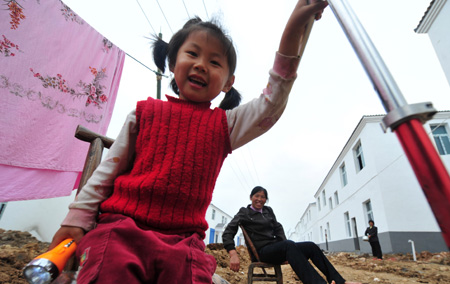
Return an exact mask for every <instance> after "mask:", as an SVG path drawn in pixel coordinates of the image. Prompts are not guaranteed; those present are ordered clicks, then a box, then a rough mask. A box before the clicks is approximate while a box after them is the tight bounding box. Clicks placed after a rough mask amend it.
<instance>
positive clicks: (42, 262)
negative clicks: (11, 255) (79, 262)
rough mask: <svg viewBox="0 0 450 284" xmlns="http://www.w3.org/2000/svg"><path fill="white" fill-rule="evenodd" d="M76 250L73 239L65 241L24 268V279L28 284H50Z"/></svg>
mask: <svg viewBox="0 0 450 284" xmlns="http://www.w3.org/2000/svg"><path fill="white" fill-rule="evenodd" d="M76 248H77V245H76V243H75V241H74V240H73V239H66V240H64V241H62V242H61V243H60V244H59V245H57V246H56V247H55V248H54V249H52V250H51V251H48V252H46V253H43V254H41V255H39V256H37V257H36V258H35V259H33V260H32V261H30V263H28V264H27V265H26V266H25V267H24V269H23V275H24V277H25V279H26V280H27V281H28V283H30V284H49V283H51V282H52V281H53V280H55V279H56V277H58V275H59V274H60V273H61V271H62V270H63V269H64V266H65V265H66V262H67V260H69V258H70V256H71V255H72V254H73V253H74V252H75V249H76Z"/></svg>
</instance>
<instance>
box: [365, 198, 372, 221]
mask: <svg viewBox="0 0 450 284" xmlns="http://www.w3.org/2000/svg"><path fill="white" fill-rule="evenodd" d="M364 211H366V216H367V222H369V220H373V211H372V203H371V202H370V200H368V201H366V202H364Z"/></svg>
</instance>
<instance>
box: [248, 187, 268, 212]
mask: <svg viewBox="0 0 450 284" xmlns="http://www.w3.org/2000/svg"><path fill="white" fill-rule="evenodd" d="M250 200H251V201H252V206H253V208H255V209H257V210H260V209H262V208H263V206H264V204H266V201H267V197H266V195H265V194H264V191H258V192H257V193H255V194H253V195H252V196H251V197H250Z"/></svg>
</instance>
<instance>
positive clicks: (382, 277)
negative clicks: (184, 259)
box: [0, 229, 450, 284]
mask: <svg viewBox="0 0 450 284" xmlns="http://www.w3.org/2000/svg"><path fill="white" fill-rule="evenodd" d="M48 245H49V244H48V243H43V242H39V241H37V240H36V239H35V238H34V237H33V236H32V235H31V234H29V233H27V232H18V231H5V230H2V229H0V284H3V283H5V284H6V283H8V284H9V283H12V284H27V282H26V280H25V279H24V278H23V276H22V268H23V267H24V266H25V265H26V264H27V263H28V262H30V261H31V260H32V259H33V258H34V257H36V256H37V255H39V254H41V253H44V252H45V251H46V250H47V247H48ZM236 249H237V251H238V253H239V258H240V261H241V269H240V271H239V272H233V271H231V270H230V269H229V268H228V267H229V257H228V253H227V252H226V250H225V249H224V248H223V245H222V244H210V245H208V246H207V248H206V253H208V254H210V255H212V256H214V258H215V259H216V261H217V269H216V273H217V274H218V275H220V276H221V277H223V278H224V279H226V280H227V281H228V282H230V283H231V284H244V283H247V269H248V265H249V264H250V258H249V255H248V252H247V249H246V248H245V247H243V246H239V247H237V248H236ZM327 257H328V259H329V260H330V261H331V263H333V265H334V266H335V267H336V269H337V270H338V271H339V273H341V274H342V276H343V277H344V278H345V279H347V280H349V281H359V282H362V283H364V284H379V283H383V284H388V283H429V284H438V283H450V253H449V252H441V253H429V252H421V253H419V254H417V255H416V257H417V261H416V262H415V261H413V256H412V255H411V254H392V255H385V256H384V260H374V259H372V257H371V256H369V255H368V254H363V255H357V254H354V253H343V252H341V253H330V254H328V255H327ZM282 270H283V280H284V283H301V282H300V281H299V280H298V278H297V276H296V275H295V274H294V273H293V271H292V269H291V268H290V266H289V265H283V266H282ZM257 283H261V284H265V282H257ZM268 283H269V282H267V284H268ZM271 283H273V282H271Z"/></svg>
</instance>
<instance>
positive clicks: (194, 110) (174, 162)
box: [100, 96, 231, 237]
mask: <svg viewBox="0 0 450 284" xmlns="http://www.w3.org/2000/svg"><path fill="white" fill-rule="evenodd" d="M167 99H168V101H167V102H165V101H161V100H154V99H152V98H149V99H148V100H147V101H141V102H138V104H137V108H136V119H137V125H138V136H137V141H136V158H135V161H134V165H133V168H132V169H131V171H130V172H127V173H125V174H123V175H121V176H119V177H117V178H116V180H115V183H114V191H113V193H112V195H111V197H109V198H108V199H107V200H105V201H104V202H103V203H102V204H101V206H100V210H101V212H102V213H106V212H109V213H118V214H123V215H126V216H130V217H132V218H134V219H135V220H136V221H137V222H138V223H141V224H144V225H146V226H148V227H149V228H151V229H153V230H157V231H160V232H164V233H168V234H172V233H189V232H198V233H199V234H200V235H202V236H203V237H204V236H205V231H206V230H207V229H208V223H207V222H206V220H205V214H206V210H207V209H208V206H209V204H210V202H211V198H212V193H213V189H214V185H215V183H216V179H217V176H218V174H219V171H220V168H221V167H222V164H223V161H224V160H225V158H226V156H227V155H228V154H229V153H231V145H230V139H229V135H228V126H227V119H226V115H225V111H223V110H222V109H219V108H216V109H214V110H211V109H210V103H201V104H194V103H190V102H187V101H182V100H179V99H176V98H173V97H169V96H168V97H167Z"/></svg>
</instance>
